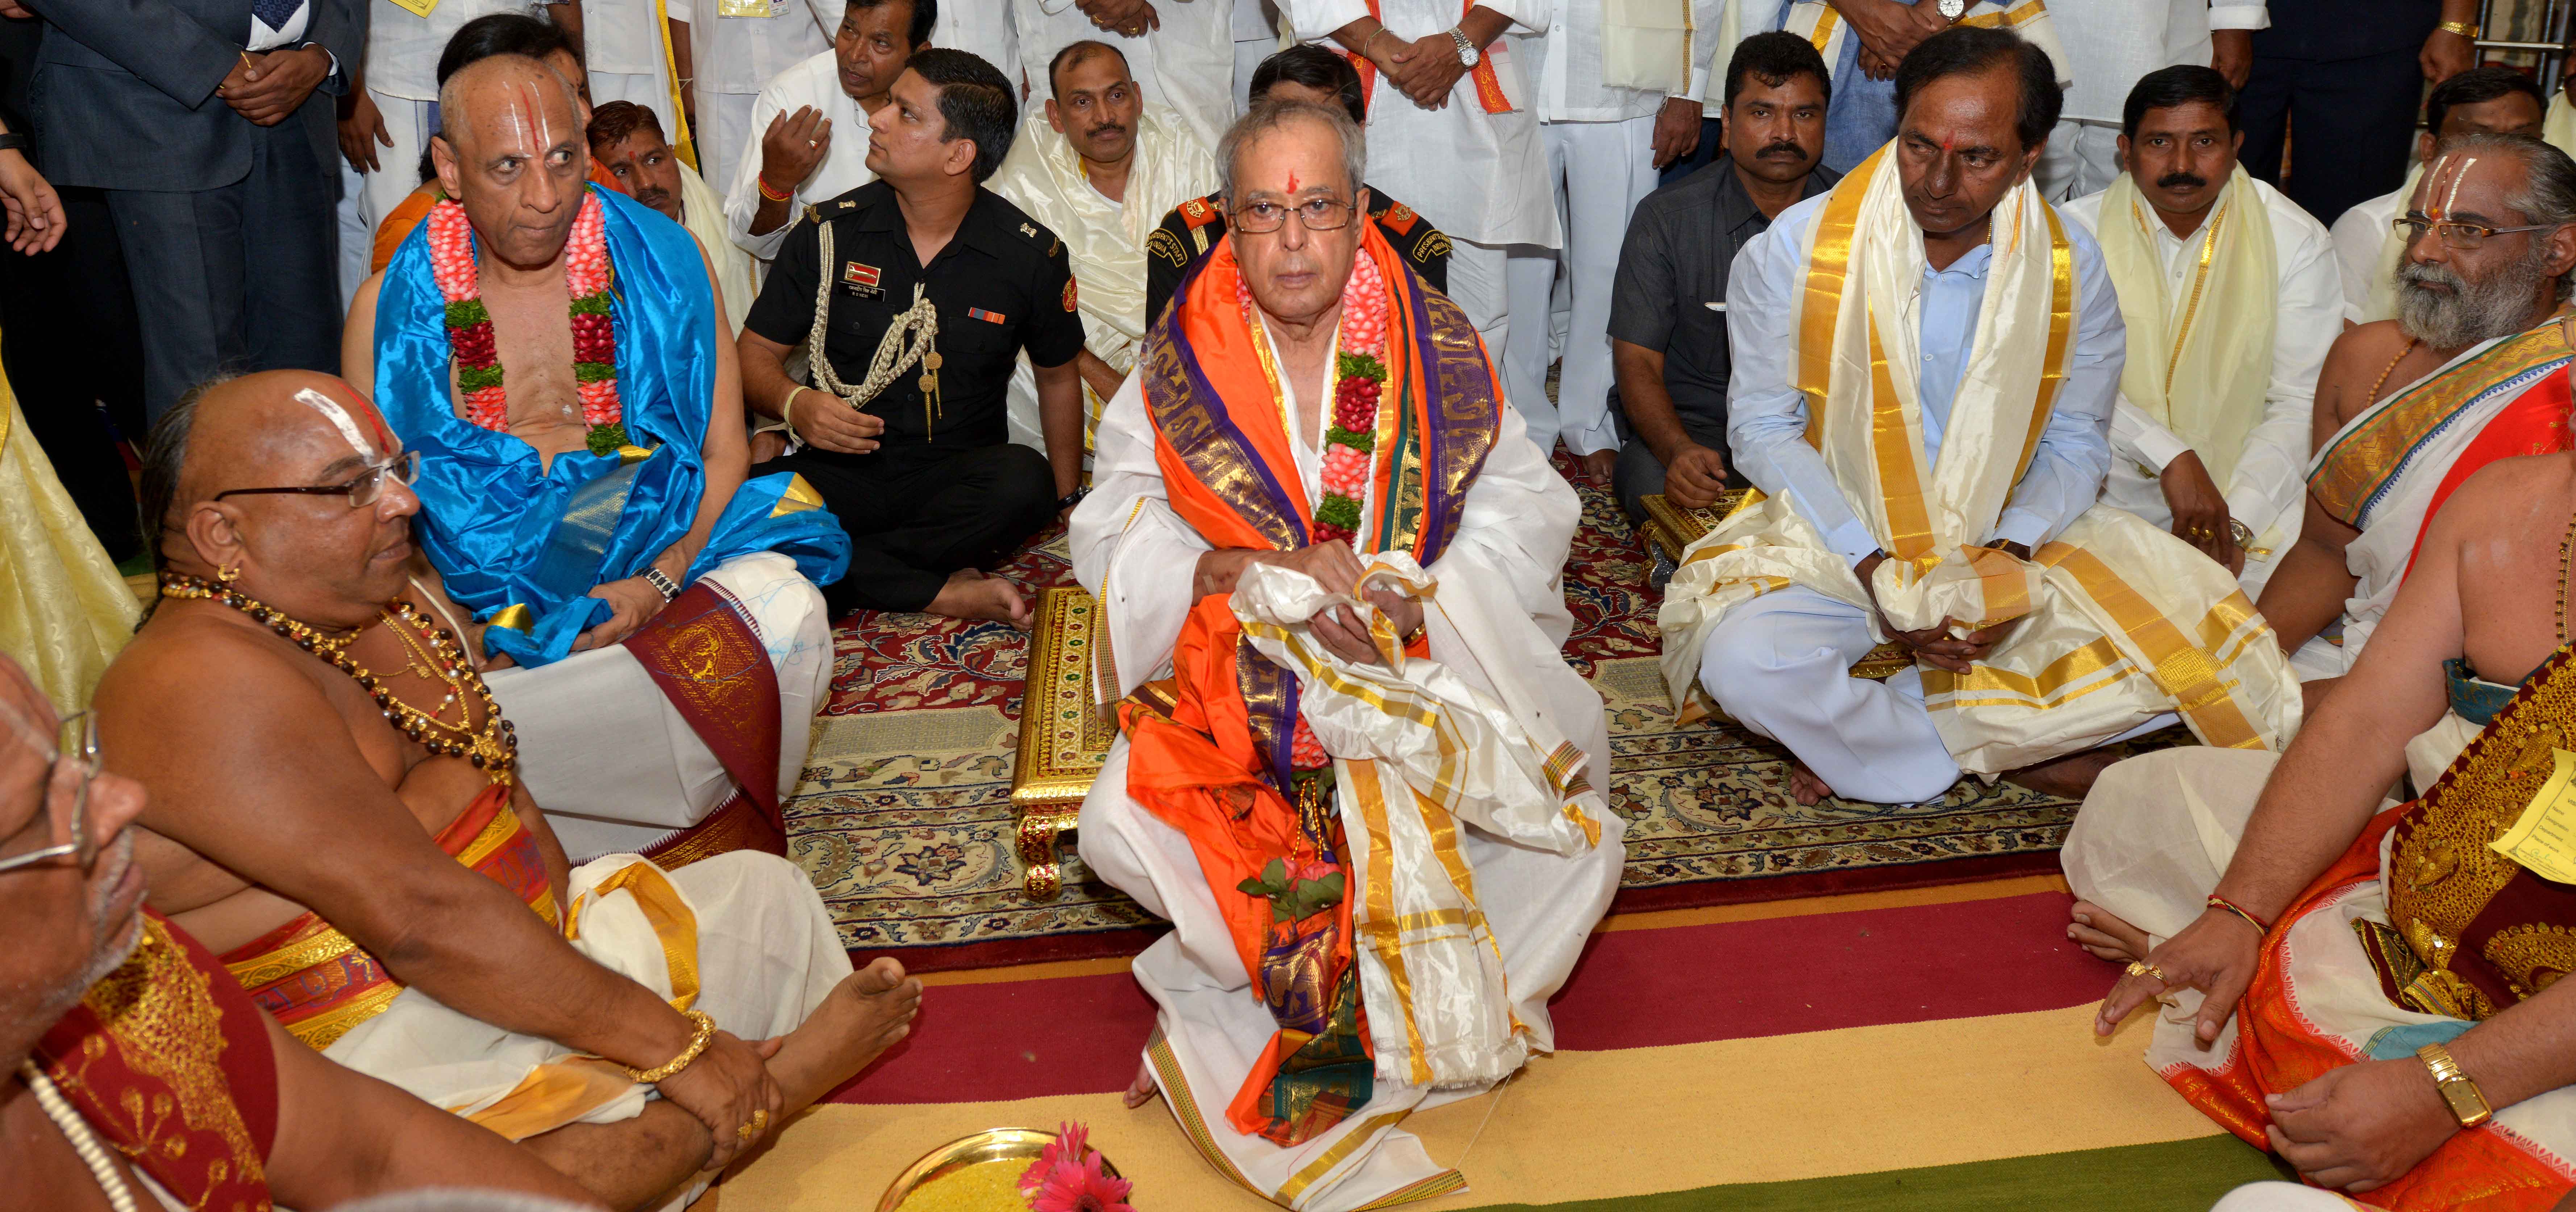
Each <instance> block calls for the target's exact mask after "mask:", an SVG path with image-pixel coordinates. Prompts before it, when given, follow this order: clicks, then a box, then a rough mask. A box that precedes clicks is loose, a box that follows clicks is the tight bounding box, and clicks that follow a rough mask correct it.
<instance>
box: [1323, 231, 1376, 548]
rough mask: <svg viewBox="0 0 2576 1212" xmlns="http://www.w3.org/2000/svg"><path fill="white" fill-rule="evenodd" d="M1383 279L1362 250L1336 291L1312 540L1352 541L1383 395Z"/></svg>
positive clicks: (1366, 486)
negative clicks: (1337, 325) (1329, 396)
mask: <svg viewBox="0 0 2576 1212" xmlns="http://www.w3.org/2000/svg"><path fill="white" fill-rule="evenodd" d="M1386 325H1387V298H1386V278H1385V275H1384V274H1382V273H1381V272H1380V271H1379V270H1378V267H1377V260H1376V258H1374V257H1371V256H1369V255H1368V252H1367V250H1365V249H1363V250H1362V251H1361V252H1360V255H1359V257H1358V258H1357V259H1356V260H1355V261H1353V262H1352V264H1351V278H1350V285H1349V287H1348V289H1347V290H1345V291H1344V293H1343V295H1342V332H1341V338H1342V347H1341V353H1340V354H1339V355H1338V356H1337V357H1335V358H1334V360H1333V372H1334V374H1335V376H1336V379H1335V381H1334V384H1333V423H1332V426H1331V427H1330V428H1329V429H1327V430H1326V431H1325V432H1324V467H1323V475H1322V477H1321V478H1322V480H1323V482H1324V483H1323V488H1324V492H1323V500H1322V501H1321V502H1319V503H1318V504H1317V505H1316V506H1315V528H1314V535H1313V539H1314V541H1315V542H1318V543H1329V542H1331V541H1333V540H1335V539H1340V540H1343V541H1345V542H1354V543H1355V542H1357V541H1358V538H1359V530H1360V499H1361V498H1362V497H1363V496H1365V495H1367V493H1368V483H1369V465H1370V458H1371V456H1372V455H1374V454H1375V453H1376V452H1377V417H1378V406H1379V404H1380V402H1381V401H1382V400H1383V399H1384V398H1385V393H1386V379H1387V370H1386V363H1385V361H1384V358H1385V356H1386Z"/></svg>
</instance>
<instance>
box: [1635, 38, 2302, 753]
mask: <svg viewBox="0 0 2576 1212" xmlns="http://www.w3.org/2000/svg"><path fill="white" fill-rule="evenodd" d="M1896 89H1897V98H1898V103H1899V118H1898V126H1897V137H1896V140H1895V141H1894V142H1892V143H1889V144H1888V145H1887V146H1885V147H1884V148H1882V149H1880V150H1879V151H1878V152H1876V153H1874V154H1873V155H1872V156H1871V157H1870V158H1869V159H1867V160H1864V161H1863V162H1862V164H1861V167H1860V168H1857V169H1855V170H1853V172H1852V174H1851V175H1850V176H1847V177H1845V178H1843V180H1842V181H1841V182H1840V183H1839V184H1837V185H1835V186H1834V188H1833V191H1832V192H1831V193H1828V194H1826V195H1824V196H1822V197H1818V198H1814V199H1810V200H1808V201H1805V202H1801V203H1799V204H1797V205H1795V206H1792V207H1790V208H1789V209H1788V210H1785V211H1783V212H1781V214H1780V217H1779V218H1778V219H1776V220H1774V221H1773V223H1772V225H1771V229H1770V230H1769V231H1766V232H1764V233H1762V234H1761V235H1760V236H1757V237H1755V238H1754V239H1753V241H1752V242H1751V243H1749V244H1747V245H1746V246H1745V248H1744V251H1743V253H1741V254H1740V255H1739V256H1738V257H1737V263H1736V266H1735V269H1734V272H1733V276H1732V280H1731V281H1730V282H1729V283H1728V288H1727V295H1728V298H1727V302H1728V309H1729V311H1730V312H1731V313H1732V314H1731V316H1730V319H1729V326H1728V328H1729V331H1728V337H1729V339H1730V342H1731V344H1732V346H1733V354H1734V363H1735V378H1734V382H1733V391H1732V398H1731V403H1732V404H1733V409H1734V415H1733V416H1732V418H1731V419H1730V428H1729V434H1730V437H1731V438H1732V442H1731V445H1732V447H1733V450H1734V453H1735V462H1736V466H1737V468H1738V469H1740V470H1741V471H1742V472H1743V473H1744V474H1745V477H1746V478H1747V479H1749V480H1751V481H1752V482H1753V484H1754V486H1755V487H1757V488H1760V489H1761V490H1762V491H1763V492H1764V493H1765V494H1767V495H1766V497H1765V499H1764V500H1763V501H1762V502H1761V504H1760V505H1759V506H1758V507H1756V508H1750V509H1745V510H1741V511H1738V512H1737V513H1736V514H1735V515H1734V516H1733V517H1731V518H1729V519H1728V520H1727V521H1726V522H1725V523H1723V524H1721V525H1719V526H1718V527H1717V528H1716V529H1715V530H1714V531H1712V532H1711V533H1710V534H1709V535H1707V536H1706V537H1704V538H1703V539H1701V540H1700V541H1699V542H1697V543H1695V544H1693V545H1692V546H1691V548H1690V549H1689V550H1688V551H1687V552H1686V553H1685V554H1684V556H1683V558H1682V564H1681V569H1680V571H1678V572H1677V573H1675V574H1674V576H1673V579H1672V582H1671V584H1670V585H1668V586H1667V587H1666V589H1665V593H1664V605H1663V609H1662V612H1661V614H1660V615H1659V618H1658V622H1659V624H1660V626H1661V628H1662V630H1663V634H1664V639H1665V645H1664V662H1663V663H1664V676H1665V680H1666V683H1667V685H1669V686H1670V688H1671V691H1672V696H1673V701H1674V704H1675V706H1676V707H1682V706H1685V705H1688V704H1689V702H1690V700H1691V699H1692V697H1693V696H1694V695H1696V694H1702V693H1704V694H1706V695H1707V696H1709V697H1710V698H1712V699H1714V700H1715V701H1716V703H1717V704H1718V705H1719V706H1720V707H1721V708H1723V709H1724V710H1725V711H1726V712H1727V713H1728V714H1730V715H1732V716H1733V717H1734V718H1736V719H1737V720H1739V721H1742V722H1743V723H1744V724H1745V725H1746V726H1748V727H1749V728H1751V729H1752V730H1754V731H1755V732H1757V733H1760V734H1762V735H1764V736H1768V737H1772V738H1774V739H1776V740H1778V741H1780V742H1781V743H1783V744H1784V745H1786V746H1787V747H1788V748H1789V751H1790V752H1791V754H1792V755H1793V756H1794V757H1795V758H1796V759H1797V761H1798V763H1799V764H1800V765H1799V768H1798V769H1796V770H1795V771H1793V774H1792V780H1791V790H1792V791H1793V792H1794V793H1795V794H1796V795H1797V796H1798V798H1799V799H1800V800H1801V801H1802V802H1808V803H1812V802H1814V801H1815V800H1817V799H1819V798H1821V797H1822V796H1823V795H1824V794H1826V793H1827V792H1828V791H1830V792H1831V793H1833V794H1835V795H1839V796H1841V797H1843V798H1845V799H1852V800H1862V801H1868V802H1873V803H1882V804H1905V803H1914V802H1919V801H1922V800H1928V799H1931V798H1934V797H1936V796H1939V795H1941V794H1943V793H1944V792H1946V791H1947V790H1948V789H1949V787H1950V785H1951V784H1952V783H1953V782H1955V781H1957V779H1958V777H1959V775H1960V774H1961V772H1963V771H1970V772H1975V773H1977V774H1981V775H1986V776H1989V777H1995V776H2005V775H2010V776H2011V777H2013V778H2015V779H2016V780H2017V781H2021V782H2024V783H2026V784H2029V785H2032V786H2036V787H2040V788H2042V789H2045V790H2052V791H2058V792H2060V793H2063V792H2065V791H2072V790H2075V789H2076V788H2078V787H2080V786H2081V785H2083V784H2084V783H2086V782H2089V777H2090V775H2091V774H2092V773H2093V772H2095V771H2096V770H2098V767H2099V759H2098V757H2097V756H2096V755H2094V754H2092V753H2090V752H2087V751H2090V750H2093V749H2095V748H2096V747H2098V746H2100V745H2102V744H2104V743H2106V742H2109V741H2112V740H2115V739H2118V738H2120V737H2122V736H2124V735H2130V734H2134V733H2137V732H2142V731H2145V730H2148V729H2152V728H2158V727H2162V726H2164V725H2166V724H2168V723H2171V722H2172V721H2173V719H2174V716H2175V715H2176V714H2179V715H2180V716H2181V717H2182V719H2183V721H2184V722H2186V723H2187V724H2189V725H2190V726H2191V728H2192V730H2193V731H2194V733H2196V734H2197V735H2199V736H2200V737H2201V738H2202V739H2203V740H2204V741H2206V742H2207V743H2209V744H2212V745H2218V746H2222V747H2228V748H2274V747H2277V746H2278V745H2280V744H2281V743H2283V742H2284V741H2285V740H2286V739H2287V738H2288V735H2289V734H2290V732H2291V731H2293V730H2294V729H2295V728H2296V726H2297V723H2298V710H2299V696H2298V683H2297V681H2296V679H2294V678H2292V677H2291V676H2290V673H2289V670H2288V669H2287V667H2286V665H2285V662H2284V661H2283V659H2282V657H2281V654H2280V653H2279V652H2278V651H2277V650H2276V649H2272V648H2270V647H2269V646H2268V645H2266V644H2264V643H2262V642H2261V641H2260V637H2261V635H2262V622H2261V620H2260V619H2257V618H2255V617H2253V612H2252V611H2251V610H2250V609H2245V608H2244V607H2245V606H2246V605H2247V604H2246V603H2245V600H2244V596H2243V595H2242V594H2241V593H2239V592H2238V590H2237V588H2236V582H2235V579H2234V578H2233V577H2231V576H2229V575H2228V573H2227V570H2226V569H2225V568H2223V567H2220V566H2218V565H2216V564H2213V563H2211V562H2210V561H2209V560H2208V559H2206V558H2204V557H2203V556H2202V555H2201V554H2200V553H2199V552H2198V551H2196V550H2194V549H2193V548H2192V547H2190V546H2189V545H2188V544H2186V543H2184V542H2182V541H2181V540H2180V539H2176V538H2174V537H2173V536H2172V535H2170V534H2167V533H2165V532H2164V531H2163V530H2161V529H2159V528H2157V527H2154V526H2151V525H2149V524H2147V523H2145V522H2143V521H2140V520H2139V519H2138V518H2137V517H2135V516H2134V515H2131V514H2128V513H2124V512H2122V511H2120V510H2117V509H2106V508H2096V498H2097V496H2098V494H2099V491H2100V485H2101V478H2102V473H2103V470H2104V467H2105V465H2106V464H2107V463H2108V462H2109V459H2110V450H2109V442H2108V435H2107V434H2106V433H2105V432H2104V431H2105V429H2106V428H2107V425H2108V422H2109V420H2110V414H2111V410H2112V405H2113V401H2114V399H2115V398H2116V395H2117V391H2118V382H2119V371H2120V366H2121V362H2122V359H2123V353H2124V349H2123V340H2122V333H2121V323H2120V315H2119V301H2118V299H2117V298H2116V297H2115V296H2114V294H2113V290H2112V286H2111V283H2110V279H2109V275H2108V274H2106V273H2105V272H2104V271H2103V266H2102V255H2101V253H2100V251H2099V249H2098V248H2097V247H2096V246H2095V244H2094V243H2093V240H2092V237H2090V236H2088V235H2086V234H2085V233H2084V232H2083V231H2082V229H2080V228H2075V227H2072V226H2070V225H2068V224H2067V223H2065V222H2064V221H2063V220H2062V219H2060V218H2059V216H2058V215H2057V213H2056V211H2054V210H2053V209H2051V208H2050V207H2049V205H2048V203H2047V202H2046V201H2044V200H2042V199H2041V198H2040V196H2039V191H2038V189H2037V187H2036V186H2034V185H2032V184H2031V181H2030V170H2031V168H2032V166H2033V165H2034V164H2036V163H2037V161H2038V159H2039V154H2040V150H2041V145H2042V143H2043V141H2044V140H2045V139H2046V138H2047V136H2048V131H2049V129H2050V127H2051V126H2052V125H2054V124H2055V122H2056V118H2057V97H2058V87H2057V81H2056V79H2055V73H2054V71H2053V69H2052V68H2051V66H2050V63H2049V59H2048V56H2047V55H2046V54H2045V53H2044V52H2042V51H2041V50H2040V49H2039V48H2037V47H2035V46H2033V45H2031V44H2030V43H2028V42H2025V41H2023V40H2022V39H2021V38H2019V37H2018V36H2016V35H2014V34H2011V33H2008V32H2005V31H2001V30H1991V29H1980V28H1976V27H1959V28H1953V29H1950V30H1945V31H1943V32H1941V33H1939V34H1935V35H1933V36H1932V37H1931V38H1928V39H1926V40H1924V42H1923V44H1922V45H1921V46H1919V47H1917V48H1915V50H1914V53H1913V54H1911V55H1909V56H1907V57H1906V60H1905V63H1904V64H1903V65H1902V66H1901V67H1899V68H1898V69H1897V74H1896ZM2213 617H2216V618H2218V619H2219V620H2222V625H2221V626H2218V627H2214V628H2213V627H2209V626H2205V625H2204V623H2205V622H2206V621H2207V620H2210V619H2212V618H2213ZM1886 639H1894V640H1896V641H1898V642H1899V643H1901V644H1903V645H1904V646H1906V647H1907V648H1908V649H1910V650H1911V651H1912V652H1913V654H1914V657H1915V659H1916V668H1914V669H1909V670H1907V671H1905V672H1902V673H1900V674H1898V675H1896V676H1895V677H1892V678H1890V679H1888V681H1887V682H1885V683H1883V684H1882V683H1879V682H1875V681H1868V680H1864V679H1858V678H1853V677H1850V676H1848V675H1847V671H1848V669H1849V667H1850V665H1851V664H1852V662H1854V661H1856V660H1858V659H1859V658H1860V657H1861V656H1862V655H1863V654H1865V653H1867V652H1868V651H1869V650H1870V649H1871V648H1872V647H1874V646H1875V645H1877V644H1878V643H1880V642H1882V641H1883V640H1886ZM2069 755H2081V756H2080V757H2078V758H2077V760H2075V761H2072V762H2067V763H2063V764H2058V763H2057V759H2060V758H2066V757H2068V756H2069ZM2043 763H2048V764H2049V765H2046V766H2043V765H2042V764H2043ZM2033 767H2038V769H2032V768H2033Z"/></svg>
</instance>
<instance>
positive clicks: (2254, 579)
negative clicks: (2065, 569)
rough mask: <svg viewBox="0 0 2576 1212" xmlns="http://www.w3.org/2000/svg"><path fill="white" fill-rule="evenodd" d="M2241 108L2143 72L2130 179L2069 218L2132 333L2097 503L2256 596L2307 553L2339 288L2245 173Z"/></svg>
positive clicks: (2127, 152) (2134, 97) (2214, 76)
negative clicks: (2175, 543) (2321, 399)
mask: <svg viewBox="0 0 2576 1212" xmlns="http://www.w3.org/2000/svg"><path fill="white" fill-rule="evenodd" d="M2235 102H2236V90H2235V89H2233V88H2231V87H2229V86H2228V83H2227V78H2226V77H2225V76H2222V75H2219V74H2218V73H2217V72H2215V71H2212V70H2210V69H2209V68H2206V67H2200V66H2197V65H2191V64H2186V65H2183V66H2180V67H2168V68H2164V69H2162V70H2159V71H2154V72H2150V73H2148V74H2147V75H2146V76H2145V77H2144V78H2143V79H2141V80H2139V81H2138V85H2137V87H2136V88H2133V89H2131V90H2130V91H2129V99H2128V103H2127V106H2126V109H2125V111H2124V114H2123V121H2122V127H2123V129H2122V132H2121V134H2120V141H2119V147H2120V159H2121V163H2122V164H2123V165H2125V166H2126V171H2125V172H2123V173H2122V174H2121V175H2120V176H2119V177H2118V178H2117V179H2115V180H2113V181H2112V182H2111V187H2110V188H2109V189H2106V190H2104V191H2102V192H2101V193H2098V194H2094V195H2092V196H2090V197H2084V198H2078V199H2076V200H2075V201H2073V202H2069V203H2067V204H2066V206H2065V214H2066V217H2067V218H2069V219H2072V220H2074V221H2075V222H2076V223H2078V224H2081V225H2083V227H2084V229H2085V230H2087V231H2089V232H2092V233H2093V235H2094V238H2095V239H2098V240H2100V241H2101V242H2102V262H2103V267H2104V268H2105V269H2107V270H2109V271H2110V274H2111V285H2112V286H2114V287H2116V288H2118V290H2119V294H2120V307H2121V316H2122V318H2123V319H2124V320H2125V321H2126V322H2127V325H2128V329H2129V361H2128V365H2127V366H2126V367H2124V368H2123V369H2122V370H2121V372H2120V402H2119V406H2118V409H2117V410H2116V411H2115V412H2114V413H2113V414H2112V417H2111V472H2110V477H2109V479H2108V481H2107V482H2106V483H2105V484H2104V485H2103V488H2102V503H2103V504H2106V505H2112V506H2116V507H2118V508H2121V509H2125V510H2127V511H2129V512H2130V513H2134V514H2136V515H2138V516H2139V517H2142V518H2145V519H2146V520H2148V521H2150V522H2153V523H2155V524H2156V525H2158V526H2163V527H2166V528H2168V529H2170V530H2172V531H2173V533H2174V536H2175V537H2176V538H2179V539H2181V540H2182V541H2184V542H2186V543H2189V544H2191V545H2192V546H2194V547H2197V548H2200V549H2201V550H2202V551H2203V552H2206V553H2208V555H2209V558H2210V559H2213V560H2216V561H2218V562H2219V563H2221V564H2225V565H2227V566H2228V568H2229V569H2230V570H2231V571H2233V572H2235V573H2237V581H2238V583H2239V584H2241V585H2243V586H2244V587H2245V594H2246V596H2247V597H2259V596H2260V595H2261V594H2262V591H2263V584H2264V582H2266V581H2268V580H2270V579H2271V576H2272V569H2273V568H2275V567H2277V566H2278V564H2279V561H2280V558H2281V556H2282V555H2283V554H2285V553H2287V552H2288V551H2289V550H2290V544H2291V543H2292V542H2294V541H2295V540H2297V538H2298V537H2299V521H2300V516H2301V513H2302V508H2301V507H2302V505H2303V504H2304V503H2305V500H2306V495H2307V478H2306V474H2305V473H2306V471H2307V465H2308V437H2309V435H2308V428H2309V414H2310V412H2311V411H2312V410H2313V408H2314V401H2315V397H2316V390H2317V373H2318V372H2319V371H2321V370H2323V369H2324V368H2325V361H2326V351H2327V350H2328V349H2330V348H2332V347H2333V345H2334V340H2335V337H2336V336H2337V335H2338V334H2339V333H2341V332H2342V331H2343V325H2342V323H2341V320H2342V319H2343V293H2342V290H2343V283H2342V278H2341V275H2340V274H2338V273H2337V272H2336V269H2335V260H2334V245H2333V243H2332V241H2331V240H2330V239H2329V238H2328V237H2327V235H2326V229H2325V228H2324V227H2323V226H2322V225H2320V224H2318V222H2317V221H2316V220H2315V219H2312V218H2310V217H2308V212H2306V211H2304V210H2301V209H2299V205H2298V203H2295V202H2292V201H2290V200H2289V199H2288V198H2287V197H2285V196H2284V195H2283V194H2282V193H2281V191H2279V190H2277V189H2274V188H2272V187H2271V186H2269V185H2265V184H2263V183H2262V182H2260V181H2256V180H2254V179H2253V178H2252V177H2249V176H2246V175H2245V170H2244V169H2243V168H2240V167H2238V165H2237V163H2236V146H2237V144H2238V143H2240V142H2242V141H2243V139H2244V136H2243V135H2242V134H2241V133H2239V132H2238V131H2237V129H2236V121H2235V117H2234V114H2235V109H2234V106H2235Z"/></svg>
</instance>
